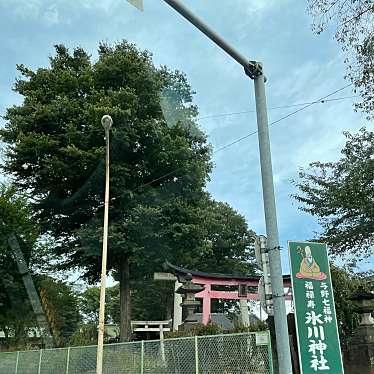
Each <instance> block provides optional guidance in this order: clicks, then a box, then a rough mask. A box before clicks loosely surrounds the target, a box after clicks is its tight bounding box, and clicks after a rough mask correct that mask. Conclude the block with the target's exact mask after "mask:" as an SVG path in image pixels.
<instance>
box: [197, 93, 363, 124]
mask: <svg viewBox="0 0 374 374" xmlns="http://www.w3.org/2000/svg"><path fill="white" fill-rule="evenodd" d="M356 97H359V95H353V96H342V97H337V98H334V99H327V100H321V101H311V102H305V103H299V104H289V105H280V106H273V107H269V108H268V110H274V109H287V108H294V107H297V106H304V105H309V104H325V103H328V102H330V101H340V100H347V99H354V98H356ZM248 113H256V111H255V110H243V111H241V112H229V113H219V114H211V115H208V116H203V117H198V118H196V120H198V121H200V120H204V119H208V118H219V117H230V116H235V115H241V114H248Z"/></svg>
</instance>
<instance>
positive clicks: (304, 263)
mask: <svg viewBox="0 0 374 374" xmlns="http://www.w3.org/2000/svg"><path fill="white" fill-rule="evenodd" d="M297 251H298V253H300V255H301V257H302V260H301V263H300V271H299V272H298V273H296V278H299V279H314V280H319V281H323V280H325V279H326V278H327V276H326V274H325V273H323V272H322V271H321V269H320V267H319V266H318V264H317V262H316V260H315V259H314V258H313V255H312V250H311V249H310V247H309V246H308V245H307V246H305V248H304V250H303V249H302V248H301V247H297Z"/></svg>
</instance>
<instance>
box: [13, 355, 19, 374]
mask: <svg viewBox="0 0 374 374" xmlns="http://www.w3.org/2000/svg"><path fill="white" fill-rule="evenodd" d="M18 362H19V351H18V352H17V357H16V370H15V372H14V374H17V373H18Z"/></svg>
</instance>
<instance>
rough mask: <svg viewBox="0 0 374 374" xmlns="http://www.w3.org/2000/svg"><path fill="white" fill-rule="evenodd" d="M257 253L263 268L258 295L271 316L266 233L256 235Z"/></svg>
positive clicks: (263, 307)
mask: <svg viewBox="0 0 374 374" xmlns="http://www.w3.org/2000/svg"><path fill="white" fill-rule="evenodd" d="M255 255H256V262H257V265H258V267H259V268H260V269H261V270H262V272H263V275H262V276H261V278H260V280H259V282H258V296H259V300H260V304H261V307H262V309H263V310H264V311H265V312H266V313H267V314H268V315H270V316H272V315H274V311H273V300H272V289H271V278H270V266H269V253H268V249H267V239H266V237H265V236H264V235H258V236H256V240H255Z"/></svg>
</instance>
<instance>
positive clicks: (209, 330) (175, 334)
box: [165, 321, 268, 338]
mask: <svg viewBox="0 0 374 374" xmlns="http://www.w3.org/2000/svg"><path fill="white" fill-rule="evenodd" d="M267 329H268V327H267V325H266V323H265V322H263V321H258V322H257V323H256V324H254V325H250V326H244V325H242V324H240V323H237V324H235V327H234V328H233V329H229V330H225V329H223V328H221V327H220V326H218V325H216V324H215V323H209V324H207V325H203V324H197V325H196V326H195V327H194V328H192V329H191V330H185V331H184V330H181V331H170V332H168V333H166V334H165V336H166V337H167V338H179V337H183V336H203V335H221V334H235V333H242V332H255V331H265V330H267Z"/></svg>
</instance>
